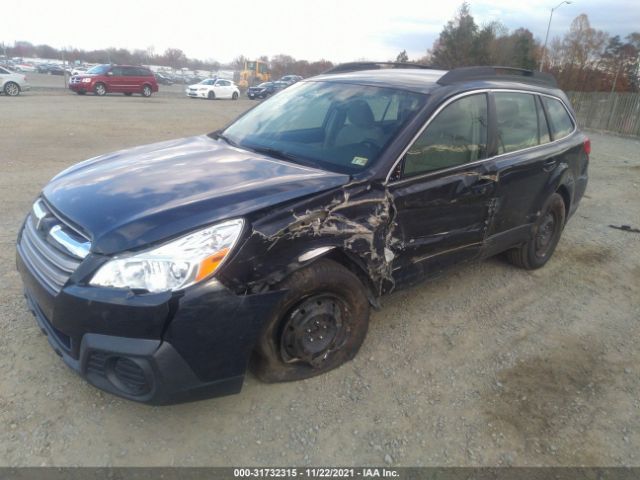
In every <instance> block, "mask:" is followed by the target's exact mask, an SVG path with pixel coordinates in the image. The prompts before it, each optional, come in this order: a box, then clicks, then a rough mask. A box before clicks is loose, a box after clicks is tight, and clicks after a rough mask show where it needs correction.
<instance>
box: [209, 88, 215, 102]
mask: <svg viewBox="0 0 640 480" xmlns="http://www.w3.org/2000/svg"><path fill="white" fill-rule="evenodd" d="M207 98H208V99H209V100H215V98H216V94H215V93H214V91H213V90H211V91H210V92H209V93H208V94H207Z"/></svg>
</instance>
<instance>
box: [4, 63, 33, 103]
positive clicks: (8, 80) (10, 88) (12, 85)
mask: <svg viewBox="0 0 640 480" xmlns="http://www.w3.org/2000/svg"><path fill="white" fill-rule="evenodd" d="M29 88H30V87H29V84H28V83H27V77H25V76H24V75H23V74H21V73H14V72H11V71H9V70H7V69H6V68H3V67H0V93H4V94H5V95H7V96H9V97H15V96H16V95H19V94H20V92H23V91H26V90H29Z"/></svg>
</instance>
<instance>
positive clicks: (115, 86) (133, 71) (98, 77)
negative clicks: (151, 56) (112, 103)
mask: <svg viewBox="0 0 640 480" xmlns="http://www.w3.org/2000/svg"><path fill="white" fill-rule="evenodd" d="M69 89H70V90H71V91H73V92H76V93H77V94H78V95H84V94H85V93H87V92H93V93H95V94H96V95H98V96H103V95H106V94H107V93H124V94H125V95H133V94H134V93H139V94H140V95H142V96H143V97H150V96H151V94H152V93H153V92H157V91H158V82H156V77H154V75H153V73H151V70H149V69H148V68H146V67H140V66H133V65H97V66H95V67H93V68H91V69H89V70H87V72H86V73H84V74H82V75H75V76H73V77H71V80H69Z"/></svg>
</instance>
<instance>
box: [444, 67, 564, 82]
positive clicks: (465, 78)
mask: <svg viewBox="0 0 640 480" xmlns="http://www.w3.org/2000/svg"><path fill="white" fill-rule="evenodd" d="M471 80H503V81H515V82H524V83H537V84H545V85H549V86H551V87H557V86H558V84H557V83H556V79H555V78H554V76H553V75H551V74H549V73H544V72H539V71H537V70H526V69H524V68H514V67H498V66H495V67H460V68H454V69H453V70H449V71H448V72H447V73H445V74H444V75H443V76H442V77H440V79H439V80H438V83H439V84H440V85H452V84H454V83H460V82H469V81H471Z"/></svg>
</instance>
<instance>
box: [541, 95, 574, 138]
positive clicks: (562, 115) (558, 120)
mask: <svg viewBox="0 0 640 480" xmlns="http://www.w3.org/2000/svg"><path fill="white" fill-rule="evenodd" d="M542 103H544V107H545V108H546V109H547V117H548V120H549V128H550V129H551V135H553V139H554V140H558V139H559V138H564V137H566V136H567V135H569V134H570V133H571V132H572V131H573V121H572V120H571V117H570V116H569V113H568V112H567V109H566V108H564V105H563V104H562V102H560V100H556V99H555V98H549V97H542Z"/></svg>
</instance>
